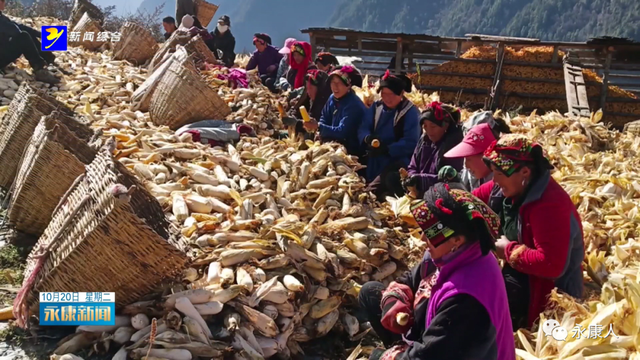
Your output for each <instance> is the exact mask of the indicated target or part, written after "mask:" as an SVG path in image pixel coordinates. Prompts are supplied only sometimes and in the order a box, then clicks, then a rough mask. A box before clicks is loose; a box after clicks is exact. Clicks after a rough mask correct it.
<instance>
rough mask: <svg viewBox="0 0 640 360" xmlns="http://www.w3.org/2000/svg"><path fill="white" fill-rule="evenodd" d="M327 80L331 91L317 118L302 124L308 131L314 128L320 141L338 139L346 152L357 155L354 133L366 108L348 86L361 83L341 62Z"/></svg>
mask: <svg viewBox="0 0 640 360" xmlns="http://www.w3.org/2000/svg"><path fill="white" fill-rule="evenodd" d="M329 83H330V85H331V92H332V94H331V96H330V97H329V101H327V104H326V105H325V107H324V109H322V115H321V116H320V121H317V120H316V119H311V121H309V122H305V123H304V128H305V130H307V131H309V132H313V131H316V130H317V131H318V134H319V135H320V140H321V141H322V142H330V141H335V142H338V143H340V144H342V145H344V147H345V148H346V149H347V153H348V154H349V155H354V156H361V155H362V149H361V146H360V142H359V141H358V136H357V132H358V128H359V127H360V124H361V123H362V117H363V115H364V113H365V111H366V107H365V106H364V103H363V102H362V100H360V98H359V97H358V95H356V93H355V92H353V90H352V89H351V86H362V75H360V73H359V72H358V71H357V70H356V69H355V68H354V67H353V66H349V65H345V66H342V67H339V68H337V69H336V70H334V71H333V72H332V73H331V74H330V75H329Z"/></svg>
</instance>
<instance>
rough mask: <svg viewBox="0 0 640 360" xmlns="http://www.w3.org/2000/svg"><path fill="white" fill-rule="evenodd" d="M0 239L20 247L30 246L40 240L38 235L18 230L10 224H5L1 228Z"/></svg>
mask: <svg viewBox="0 0 640 360" xmlns="http://www.w3.org/2000/svg"><path fill="white" fill-rule="evenodd" d="M0 241H4V242H6V243H9V244H12V245H16V246H19V247H28V246H33V245H35V243H36V242H38V237H37V236H33V235H29V234H26V233H23V232H22V231H18V230H16V229H14V228H12V227H10V226H9V225H8V224H4V225H3V226H2V228H1V229H0Z"/></svg>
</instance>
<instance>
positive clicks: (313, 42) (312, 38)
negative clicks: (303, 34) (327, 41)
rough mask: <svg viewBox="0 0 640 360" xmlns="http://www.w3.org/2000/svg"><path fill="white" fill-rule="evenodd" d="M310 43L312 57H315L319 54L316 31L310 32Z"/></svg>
mask: <svg viewBox="0 0 640 360" xmlns="http://www.w3.org/2000/svg"><path fill="white" fill-rule="evenodd" d="M309 44H310V45H311V58H312V59H315V58H316V55H317V54H318V48H317V47H316V46H317V45H316V36H315V34H314V33H312V32H310V33H309Z"/></svg>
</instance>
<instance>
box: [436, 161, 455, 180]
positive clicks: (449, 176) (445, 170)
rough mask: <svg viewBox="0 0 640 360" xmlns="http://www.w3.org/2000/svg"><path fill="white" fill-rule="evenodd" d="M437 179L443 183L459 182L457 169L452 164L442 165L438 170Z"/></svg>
mask: <svg viewBox="0 0 640 360" xmlns="http://www.w3.org/2000/svg"><path fill="white" fill-rule="evenodd" d="M438 181H441V182H444V183H452V182H460V178H459V177H458V171H457V170H456V169H454V168H453V166H450V165H446V166H443V167H442V169H440V171H438Z"/></svg>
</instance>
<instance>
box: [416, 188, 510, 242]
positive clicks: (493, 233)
mask: <svg viewBox="0 0 640 360" xmlns="http://www.w3.org/2000/svg"><path fill="white" fill-rule="evenodd" d="M425 198H426V199H427V200H424V201H422V200H421V201H418V202H416V203H414V204H412V206H411V213H412V214H413V217H414V218H415V220H416V222H417V223H418V225H419V226H420V228H421V229H422V231H423V232H424V235H425V236H426V237H427V239H429V242H430V243H431V244H432V245H433V246H434V247H437V246H439V245H442V244H443V243H444V242H445V241H446V240H447V239H448V238H450V237H451V236H452V235H453V234H455V233H456V231H457V230H461V229H465V228H469V227H470V225H471V223H472V221H474V220H482V221H483V222H484V224H485V225H486V230H487V234H488V235H489V237H490V239H485V241H494V240H495V239H496V238H497V236H498V233H499V230H500V217H499V216H498V215H497V214H496V213H495V212H493V210H491V208H489V206H488V205H487V204H485V203H484V202H482V200H480V199H478V198H477V197H475V196H474V195H472V194H471V193H469V192H467V191H464V190H460V189H453V188H451V187H449V185H447V184H442V183H439V184H436V185H435V186H433V187H432V188H431V189H429V191H428V192H427V194H425Z"/></svg>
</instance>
